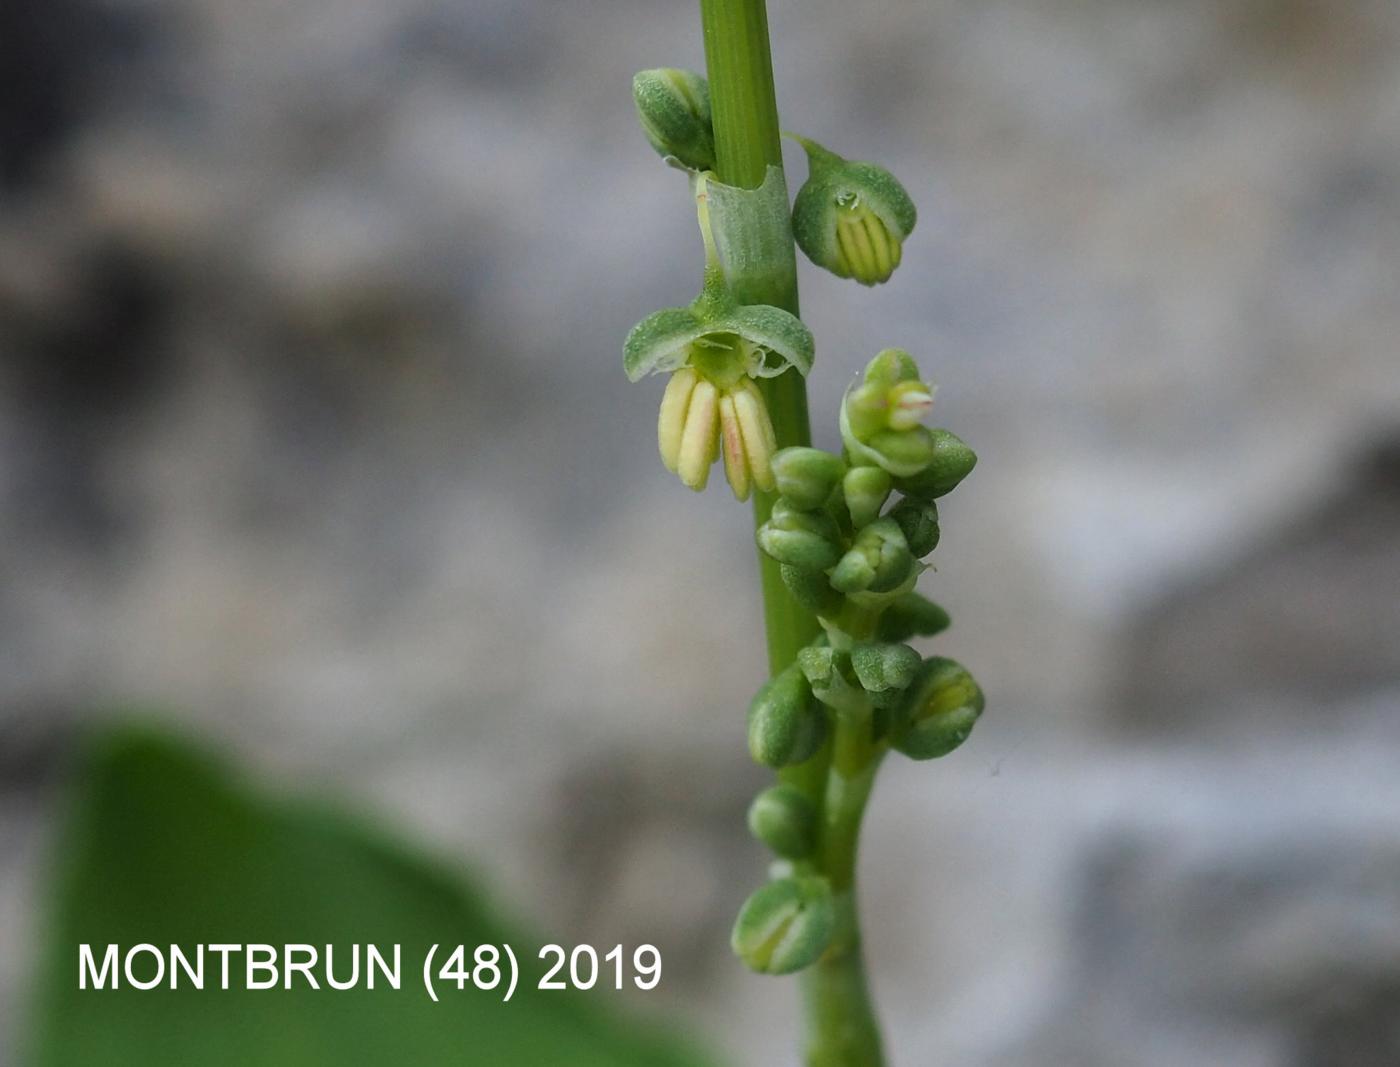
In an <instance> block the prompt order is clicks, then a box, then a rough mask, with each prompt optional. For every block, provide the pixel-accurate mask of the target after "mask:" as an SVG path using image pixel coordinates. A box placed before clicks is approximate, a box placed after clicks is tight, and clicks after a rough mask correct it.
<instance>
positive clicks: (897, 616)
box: [875, 590, 952, 641]
mask: <svg viewBox="0 0 1400 1067" xmlns="http://www.w3.org/2000/svg"><path fill="white" fill-rule="evenodd" d="M951 623H952V620H951V619H949V618H948V613H947V612H946V611H944V610H943V609H942V608H941V607H939V606H938V605H937V604H935V603H934V602H933V601H932V600H929V599H928V598H927V597H924V596H920V595H919V594H918V593H915V592H913V591H912V590H911V591H910V592H908V593H904V594H903V595H901V596H900V597H899V598H898V599H896V600H895V602H894V603H893V604H890V605H889V606H888V607H886V608H885V610H884V611H883V612H882V613H881V615H880V621H879V623H878V624H877V626H876V631H875V632H876V636H877V637H879V639H880V640H881V641H907V640H909V638H911V637H932V636H934V634H941V633H942V632H943V631H944V630H946V629H948V627H949V625H951Z"/></svg>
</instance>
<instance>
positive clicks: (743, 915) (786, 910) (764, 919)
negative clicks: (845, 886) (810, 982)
mask: <svg viewBox="0 0 1400 1067" xmlns="http://www.w3.org/2000/svg"><path fill="white" fill-rule="evenodd" d="M835 925H836V909H835V907H834V906H833V905H832V900H831V886H830V884H829V883H828V882H827V880H826V879H825V878H818V877H804V878H783V879H780V880H779V881H776V882H770V883H769V884H768V885H766V886H764V887H763V888H762V889H759V890H758V891H757V892H755V893H754V894H753V895H752V896H751V897H749V899H748V900H747V901H745V902H744V906H743V908H742V909H741V910H740V912H739V918H738V921H737V922H735V924H734V932H733V934H732V935H731V936H730V944H731V945H732V946H733V947H734V952H735V954H736V955H738V956H739V958H740V959H742V960H743V961H744V962H745V963H746V964H748V965H749V966H750V967H751V968H752V969H753V970H755V971H758V972H759V973H761V974H792V973H793V972H794V971H800V970H802V968H804V967H809V966H811V965H812V964H813V963H816V962H817V960H818V959H819V958H820V957H821V954H822V953H823V952H825V951H826V949H827V946H828V945H829V944H830V943H831V936H832V933H833V932H834V930H835Z"/></svg>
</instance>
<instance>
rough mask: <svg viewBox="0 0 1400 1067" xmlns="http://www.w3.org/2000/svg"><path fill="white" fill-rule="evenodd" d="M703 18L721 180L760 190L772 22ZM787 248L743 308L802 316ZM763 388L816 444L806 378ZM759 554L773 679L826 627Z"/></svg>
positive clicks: (715, 8)
mask: <svg viewBox="0 0 1400 1067" xmlns="http://www.w3.org/2000/svg"><path fill="white" fill-rule="evenodd" d="M700 16H701V21H702V24H703V28H704V36H705V65H706V67H707V70H708V74H709V81H710V108H711V114H712V115H713V120H714V130H715V152H716V156H717V157H718V167H717V170H716V174H717V176H718V177H719V179H720V181H722V182H725V183H727V184H729V185H736V186H740V187H742V188H745V189H756V188H758V186H760V185H762V184H763V179H764V178H765V177H766V175H767V173H768V167H769V166H779V167H781V166H782V162H783V154H782V145H781V142H780V140H779V133H778V104H777V98H776V96H775V94H774V90H773V62H772V57H771V54H770V52H769V46H768V15H767V12H766V10H765V7H764V4H763V0H701V3H700ZM786 243H787V246H788V248H789V250H790V254H791V255H792V256H793V268H792V269H791V270H788V271H784V272H783V273H782V274H778V273H777V272H775V273H774V275H773V277H772V278H771V279H768V280H767V281H766V282H765V281H763V280H757V281H755V282H754V283H753V284H751V285H750V286H749V287H748V289H747V290H746V291H745V292H742V293H735V294H734V295H735V296H736V297H737V298H738V299H739V300H740V301H741V302H743V303H746V304H771V305H773V306H774V307H780V308H783V309H784V310H785V311H790V312H792V313H793V314H794V315H796V314H798V313H799V310H798V302H797V285H796V282H795V280H794V279H795V278H796V276H797V271H796V256H797V253H796V250H795V248H794V246H793V243H792V239H791V235H788V236H787V242H786ZM759 389H760V390H761V391H762V392H763V398H764V400H765V401H766V402H767V404H768V415H769V417H770V418H771V419H772V420H773V430H774V432H775V434H776V435H777V438H778V447H779V448H787V447H788V446H789V445H809V444H811V443H812V432H811V426H810V424H809V422H808V418H807V385H806V382H805V381H804V380H803V378H802V376H801V375H800V374H798V373H797V372H795V371H788V372H787V373H786V374H782V375H779V376H778V377H777V378H766V379H763V380H761V381H760V382H759ZM776 499H777V497H776V496H775V495H774V494H773V493H763V492H756V493H755V494H754V501H753V519H754V529H755V530H757V529H758V527H760V526H762V525H763V524H764V523H765V522H767V521H768V515H769V513H770V512H771V511H772V510H773V502H774V500H776ZM757 555H758V571H759V581H760V583H761V585H762V590H763V622H764V630H765V633H766V636H767V641H768V669H769V673H770V674H777V673H778V672H779V671H781V670H782V669H783V668H784V667H786V666H787V665H788V664H789V663H791V662H792V661H793V659H794V658H795V657H796V656H797V653H798V650H799V649H801V648H802V647H803V646H805V645H807V644H808V643H809V642H810V641H811V640H812V638H814V637H815V636H816V635H817V632H818V629H819V627H818V626H817V620H816V618H815V616H813V615H812V613H811V612H809V611H807V610H806V609H805V608H803V607H802V606H801V605H799V604H798V603H797V602H796V601H795V600H793V599H792V595H791V594H790V593H789V592H788V591H787V587H786V586H785V585H783V580H782V576H781V574H780V573H779V567H778V564H777V563H776V562H774V561H773V560H772V559H770V558H769V557H767V556H765V555H764V554H763V553H762V552H759V553H758V554H757ZM825 762H826V761H825V758H824V755H823V754H822V753H818V754H817V756H816V757H814V758H813V759H811V760H809V761H808V762H807V763H805V764H803V765H802V766H800V767H792V768H788V769H786V770H785V771H784V772H783V773H782V776H781V777H782V778H783V780H784V781H786V782H788V783H789V784H790V785H794V786H796V787H798V788H799V789H801V790H802V791H803V792H804V793H806V794H807V795H808V796H809V797H810V798H811V799H812V800H813V801H814V802H816V803H820V801H821V793H822V789H823V788H824V784H825V781H826V767H825Z"/></svg>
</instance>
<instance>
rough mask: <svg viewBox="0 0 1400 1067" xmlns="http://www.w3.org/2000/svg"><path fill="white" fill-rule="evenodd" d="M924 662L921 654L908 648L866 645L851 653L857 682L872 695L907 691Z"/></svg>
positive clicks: (856, 648) (854, 649) (903, 646)
mask: <svg viewBox="0 0 1400 1067" xmlns="http://www.w3.org/2000/svg"><path fill="white" fill-rule="evenodd" d="M921 662H922V660H921V658H920V656H919V654H918V653H917V652H915V651H914V650H913V649H912V648H910V647H909V646H908V645H896V644H883V643H880V644H863V645H856V647H855V648H853V649H851V666H852V668H853V669H854V670H855V672H856V678H857V679H858V680H859V681H860V685H861V688H862V689H864V690H865V691H866V692H867V693H872V694H874V693H886V692H889V691H891V690H895V691H897V690H900V689H904V688H906V687H907V686H908V685H909V683H910V682H912V681H913V680H914V676H915V674H917V673H918V670H919V665H920V663H921Z"/></svg>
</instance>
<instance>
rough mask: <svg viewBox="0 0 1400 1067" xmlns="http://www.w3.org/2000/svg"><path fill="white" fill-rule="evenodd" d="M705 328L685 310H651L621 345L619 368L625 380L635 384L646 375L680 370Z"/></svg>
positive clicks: (693, 314)
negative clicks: (624, 372) (625, 376)
mask: <svg viewBox="0 0 1400 1067" xmlns="http://www.w3.org/2000/svg"><path fill="white" fill-rule="evenodd" d="M708 329H709V328H708V327H707V326H706V325H705V323H703V322H701V321H700V320H699V319H698V318H697V317H696V316H695V313H694V312H693V311H691V310H690V309H689V308H663V309H662V310H660V311H653V312H652V313H651V314H650V315H648V316H647V317H646V318H644V319H643V320H642V321H641V322H639V323H637V325H635V326H633V327H632V330H631V332H630V333H628V335H627V340H626V341H624V342H623V345H622V369H623V370H624V371H626V372H627V380H628V381H629V382H639V381H641V380H642V379H643V378H645V377H646V376H647V375H648V374H661V373H663V372H665V371H676V370H680V369H681V368H682V367H684V366H685V365H686V363H687V361H688V360H689V359H690V346H691V345H692V344H693V343H694V342H695V341H696V340H697V339H699V338H700V337H701V336H703V335H704V334H705V333H706V332H707V331H708Z"/></svg>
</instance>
